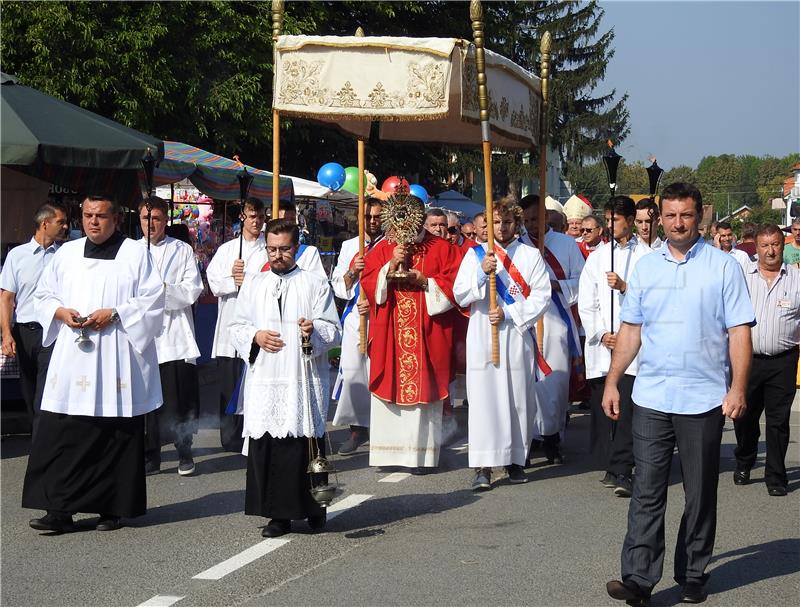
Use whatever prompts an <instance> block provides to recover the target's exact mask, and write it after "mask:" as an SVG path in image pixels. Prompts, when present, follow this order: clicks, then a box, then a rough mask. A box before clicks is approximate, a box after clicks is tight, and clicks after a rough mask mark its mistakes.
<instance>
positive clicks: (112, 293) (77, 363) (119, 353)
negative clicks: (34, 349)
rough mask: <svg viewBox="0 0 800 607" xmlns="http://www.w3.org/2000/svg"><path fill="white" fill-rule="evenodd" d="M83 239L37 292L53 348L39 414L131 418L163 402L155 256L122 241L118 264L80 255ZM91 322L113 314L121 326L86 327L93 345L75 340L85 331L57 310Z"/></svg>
mask: <svg viewBox="0 0 800 607" xmlns="http://www.w3.org/2000/svg"><path fill="white" fill-rule="evenodd" d="M85 244H86V238H81V239H79V240H73V241H71V242H68V243H65V244H64V245H62V246H61V248H60V249H59V250H58V252H57V253H56V255H55V256H54V257H53V262H52V263H51V264H50V265H49V266H48V267H47V269H46V270H45V271H44V274H43V275H42V279H41V282H40V283H39V287H38V288H37V290H36V295H35V301H36V303H35V305H36V316H37V318H38V320H39V323H40V324H41V325H42V344H43V345H44V346H49V345H50V344H52V343H54V342H55V346H54V348H53V355H52V357H51V359H50V365H49V367H48V371H47V382H46V384H45V388H44V394H43V396H42V410H43V411H50V412H53V413H66V414H69V415H88V416H94V417H133V416H137V415H142V414H144V413H148V412H150V411H153V410H154V409H157V408H158V407H159V406H160V405H161V402H162V398H161V381H160V379H159V375H158V356H157V353H156V345H155V339H156V335H158V333H159V331H161V322H162V320H161V318H162V315H163V311H164V288H163V285H162V283H161V279H160V277H159V276H158V272H157V271H156V270H155V268H154V267H153V264H152V257H151V256H150V255H148V254H147V250H146V249H145V248H144V247H142V246H141V245H140V244H139V243H138V242H136V241H135V240H128V239H126V240H124V241H123V242H122V244H121V245H120V248H119V251H118V252H117V255H116V258H115V259H110V260H105V259H90V258H86V257H84V256H83V252H84V247H85ZM60 307H64V308H71V309H74V310H77V311H78V312H79V313H80V314H82V315H84V316H86V315H88V314H90V313H92V312H94V311H95V310H98V309H100V308H115V309H116V310H117V313H118V314H119V318H120V319H119V321H117V322H116V323H112V324H111V325H109V326H108V327H106V328H105V329H103V330H102V331H99V332H98V331H95V330H93V329H87V330H86V331H85V334H86V336H87V337H89V339H90V340H91V342H92V343H91V347H85V348H80V347H79V346H78V344H77V343H76V342H75V340H76V338H77V337H78V335H79V333H80V331H79V330H78V329H72V328H70V327H68V326H67V325H65V324H64V323H62V322H61V321H58V320H56V319H55V317H54V315H55V311H56V309H58V308H60Z"/></svg>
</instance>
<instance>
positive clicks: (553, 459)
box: [545, 450, 564, 464]
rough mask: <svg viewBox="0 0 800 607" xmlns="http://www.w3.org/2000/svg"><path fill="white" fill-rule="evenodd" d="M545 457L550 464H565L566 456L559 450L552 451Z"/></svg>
mask: <svg viewBox="0 0 800 607" xmlns="http://www.w3.org/2000/svg"><path fill="white" fill-rule="evenodd" d="M545 457H546V458H547V463H548V464H563V463H564V456H563V455H561V452H560V451H558V450H556V451H551V452H549V453H547V454H545Z"/></svg>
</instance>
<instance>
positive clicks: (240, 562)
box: [139, 493, 372, 607]
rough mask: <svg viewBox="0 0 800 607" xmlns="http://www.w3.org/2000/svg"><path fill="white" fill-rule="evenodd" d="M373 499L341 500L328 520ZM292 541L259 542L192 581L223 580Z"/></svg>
mask: <svg viewBox="0 0 800 607" xmlns="http://www.w3.org/2000/svg"><path fill="white" fill-rule="evenodd" d="M371 497H372V496H371V495H363V494H358V493H356V494H353V495H348V496H347V497H346V498H344V499H342V500H339V501H338V502H336V503H335V504H331V506H330V507H329V508H328V520H331V519H334V518H336V517H337V516H339V515H340V514H341V513H342V512H344V511H346V510H349V509H350V508H353V507H355V506H358V505H359V504H360V503H362V502H364V501H366V500H368V499H369V498H371ZM290 541H291V540H289V539H282V538H268V539H266V540H264V541H262V542H259V543H258V544H256V545H255V546H251V547H250V548H247V549H246V550H242V551H241V552H240V553H239V554H236V555H234V556H232V557H231V558H229V559H227V560H225V561H222V562H221V563H220V564H219V565H214V566H213V567H211V568H209V569H206V570H205V571H202V572H200V573H198V574H197V575H196V576H194V577H193V578H192V579H193V580H219V579H222V578H224V577H225V576H226V575H228V574H229V573H233V572H234V571H236V570H237V569H240V568H241V567H244V566H245V565H248V564H250V563H252V562H253V561H255V560H257V559H260V558H261V557H262V556H264V555H266V554H269V553H270V552H272V551H273V550H277V549H278V548H280V547H281V546H283V545H284V544H288V543H289V542H290ZM154 598H156V597H154ZM180 598H183V597H180ZM151 600H152V599H151ZM177 600H179V599H177ZM171 604H172V603H166V604H165V605H164V607H169V605H171ZM139 607H142V606H139ZM152 607H161V605H160V604H154V605H153V606H152Z"/></svg>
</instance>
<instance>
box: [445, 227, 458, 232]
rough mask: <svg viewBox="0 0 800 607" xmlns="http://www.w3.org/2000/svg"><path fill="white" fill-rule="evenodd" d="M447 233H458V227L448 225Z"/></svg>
mask: <svg viewBox="0 0 800 607" xmlns="http://www.w3.org/2000/svg"><path fill="white" fill-rule="evenodd" d="M447 233H448V234H458V228H457V227H455V226H450V227H449V228H447Z"/></svg>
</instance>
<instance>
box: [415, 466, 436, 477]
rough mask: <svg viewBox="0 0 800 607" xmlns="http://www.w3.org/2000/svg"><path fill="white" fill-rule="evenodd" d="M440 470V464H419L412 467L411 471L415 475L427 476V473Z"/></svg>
mask: <svg viewBox="0 0 800 607" xmlns="http://www.w3.org/2000/svg"><path fill="white" fill-rule="evenodd" d="M438 471H439V466H417V467H416V468H411V470H409V472H410V473H411V474H413V475H414V476H425V475H426V474H434V473H436V472H438Z"/></svg>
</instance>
